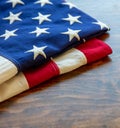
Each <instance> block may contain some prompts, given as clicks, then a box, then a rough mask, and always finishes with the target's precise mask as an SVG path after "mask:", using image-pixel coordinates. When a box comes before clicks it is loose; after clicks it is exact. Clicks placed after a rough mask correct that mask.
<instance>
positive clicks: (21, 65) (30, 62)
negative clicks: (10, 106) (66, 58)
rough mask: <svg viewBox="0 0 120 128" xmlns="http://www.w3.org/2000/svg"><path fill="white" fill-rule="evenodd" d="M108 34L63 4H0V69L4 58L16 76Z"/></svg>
mask: <svg viewBox="0 0 120 128" xmlns="http://www.w3.org/2000/svg"><path fill="white" fill-rule="evenodd" d="M107 30H109V28H108V26H107V25H106V24H104V23H102V22H100V21H98V20H96V19H94V18H92V17H91V16H89V15H87V14H86V13H84V12H82V11H81V10H80V9H78V8H77V7H76V6H75V5H73V4H72V3H69V2H66V1H63V0H29V1H28V0H1V1H0V56H1V57H2V58H0V59H1V60H0V62H1V63H0V65H3V58H7V59H8V60H9V61H10V62H12V63H13V64H14V65H15V67H16V68H17V69H16V71H15V73H13V75H15V74H16V73H17V72H18V71H24V70H26V69H27V68H30V67H32V66H38V65H40V64H42V63H44V62H45V61H46V60H48V59H50V58H51V57H54V56H56V55H58V54H59V53H61V52H63V51H66V50H67V49H70V48H71V47H74V46H75V45H77V44H79V43H82V42H85V41H86V40H88V39H90V38H92V37H95V36H97V35H100V34H102V33H104V32H106V31H107ZM7 66H8V65H7ZM9 68H10V67H9ZM8 71H9V70H8ZM1 76H2V73H1ZM1 76H0V77H1ZM6 79H8V78H7V77H6ZM1 81H2V77H1ZM4 81H5V80H4Z"/></svg>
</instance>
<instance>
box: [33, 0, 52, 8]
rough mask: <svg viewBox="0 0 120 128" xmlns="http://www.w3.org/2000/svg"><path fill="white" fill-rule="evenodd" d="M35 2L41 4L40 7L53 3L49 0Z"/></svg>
mask: <svg viewBox="0 0 120 128" xmlns="http://www.w3.org/2000/svg"><path fill="white" fill-rule="evenodd" d="M35 4H41V7H43V6H44V5H45V4H53V3H52V2H50V1H49V0H38V1H37V2H35Z"/></svg>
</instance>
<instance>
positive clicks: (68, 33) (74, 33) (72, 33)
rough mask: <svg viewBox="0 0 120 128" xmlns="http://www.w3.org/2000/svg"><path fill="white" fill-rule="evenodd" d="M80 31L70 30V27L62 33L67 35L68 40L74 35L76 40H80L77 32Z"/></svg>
mask: <svg viewBox="0 0 120 128" xmlns="http://www.w3.org/2000/svg"><path fill="white" fill-rule="evenodd" d="M80 31H81V30H72V29H70V28H68V31H67V32H63V33H62V34H66V35H69V41H71V40H72V39H73V38H74V37H76V38H77V39H78V40H80V37H79V35H78V33H79V32H80Z"/></svg>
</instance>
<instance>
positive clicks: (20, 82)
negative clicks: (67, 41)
mask: <svg viewBox="0 0 120 128" xmlns="http://www.w3.org/2000/svg"><path fill="white" fill-rule="evenodd" d="M111 53H112V50H111V48H110V47H109V46H108V45H107V44H106V43H104V42H102V41H100V40H98V39H91V40H89V41H87V42H86V43H84V44H80V45H79V46H77V47H75V48H72V49H70V50H68V51H66V52H64V53H63V54H61V55H60V56H58V57H55V58H52V59H51V60H50V61H49V62H47V63H46V64H45V65H43V66H40V67H38V68H37V69H32V70H29V71H26V72H23V73H22V72H21V73H19V74H18V75H16V76H15V77H13V78H12V79H10V80H8V81H7V82H5V83H3V84H1V85H0V102H2V101H4V100H6V99H8V98H10V97H13V96H15V95H17V94H19V93H21V92H23V91H25V90H28V89H29V88H32V87H34V86H36V85H39V84H40V83H42V82H44V81H46V80H48V79H50V78H52V77H54V76H58V75H61V74H64V73H67V72H70V71H72V70H74V69H76V68H78V67H80V66H82V65H85V64H88V63H91V62H94V61H97V60H99V59H101V58H103V57H105V56H107V55H109V54H111Z"/></svg>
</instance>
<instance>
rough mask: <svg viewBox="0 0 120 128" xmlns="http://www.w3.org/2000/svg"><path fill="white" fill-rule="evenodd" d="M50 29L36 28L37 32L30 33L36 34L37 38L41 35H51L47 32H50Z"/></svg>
mask: <svg viewBox="0 0 120 128" xmlns="http://www.w3.org/2000/svg"><path fill="white" fill-rule="evenodd" d="M48 29H49V28H38V27H36V30H35V31H32V32H30V33H36V37H38V36H39V35H41V34H43V33H49V32H47V31H46V30H48Z"/></svg>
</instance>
